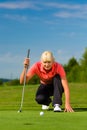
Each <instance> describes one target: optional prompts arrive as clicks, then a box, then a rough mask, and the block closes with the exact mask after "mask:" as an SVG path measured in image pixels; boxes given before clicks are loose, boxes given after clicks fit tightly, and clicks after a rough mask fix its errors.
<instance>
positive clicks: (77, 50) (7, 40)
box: [0, 0, 87, 78]
mask: <svg viewBox="0 0 87 130" xmlns="http://www.w3.org/2000/svg"><path fill="white" fill-rule="evenodd" d="M86 47H87V1H86V0H11V1H10V0H1V1H0V78H19V76H20V73H21V71H22V69H23V60H24V58H25V57H26V54H27V50H28V48H30V50H31V52H30V60H31V63H30V66H31V65H32V64H33V63H34V62H36V61H38V60H39V59H40V55H41V53H42V52H43V51H45V50H50V51H52V52H53V54H54V56H55V59H56V61H58V62H60V63H62V64H66V63H67V62H68V60H69V59H70V58H72V57H73V56H74V57H75V58H76V59H77V60H79V59H80V58H81V57H82V54H83V53H84V50H85V48H86Z"/></svg>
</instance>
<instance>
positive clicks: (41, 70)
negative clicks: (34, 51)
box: [20, 51, 74, 112]
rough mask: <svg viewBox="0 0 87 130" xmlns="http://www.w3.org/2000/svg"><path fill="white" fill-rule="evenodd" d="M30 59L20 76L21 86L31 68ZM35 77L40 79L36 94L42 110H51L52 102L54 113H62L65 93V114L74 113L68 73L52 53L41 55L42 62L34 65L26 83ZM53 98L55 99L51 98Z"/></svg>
mask: <svg viewBox="0 0 87 130" xmlns="http://www.w3.org/2000/svg"><path fill="white" fill-rule="evenodd" d="M29 62H30V60H29V58H26V59H25V60H24V69H23V71H22V73H21V75H20V84H22V83H23V82H24V75H25V73H26V69H27V67H28V66H29ZM34 75H37V76H38V77H39V78H40V86H39V87H38V90H37V92H36V98H35V100H36V101H37V103H38V104H41V105H42V109H43V110H46V109H49V104H50V103H51V102H52V105H53V107H54V109H53V110H54V112H60V111H61V107H60V106H61V105H62V93H63V92H64V93H65V109H64V111H65V112H73V111H74V110H73V109H72V107H71V105H70V92H69V86H68V82H67V79H66V73H65V71H64V68H63V67H62V65H61V64H59V63H58V62H56V61H55V59H54V56H53V54H52V52H50V51H45V52H43V53H42V55H41V60H40V61H39V62H36V63H34V64H33V65H32V66H31V68H30V69H29V70H28V71H27V73H26V82H28V81H29V80H30V79H31V78H32V77H33V76H34ZM51 97H53V98H51Z"/></svg>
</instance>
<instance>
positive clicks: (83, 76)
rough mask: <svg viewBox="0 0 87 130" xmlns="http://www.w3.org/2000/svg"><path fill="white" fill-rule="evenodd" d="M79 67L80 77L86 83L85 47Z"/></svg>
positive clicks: (86, 58) (86, 62)
mask: <svg viewBox="0 0 87 130" xmlns="http://www.w3.org/2000/svg"><path fill="white" fill-rule="evenodd" d="M80 66H81V75H82V76H81V77H82V80H83V82H87V47H86V48H85V51H84V53H83V55H82V58H81V59H80Z"/></svg>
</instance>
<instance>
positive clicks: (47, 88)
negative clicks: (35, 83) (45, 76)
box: [35, 84, 53, 106]
mask: <svg viewBox="0 0 87 130" xmlns="http://www.w3.org/2000/svg"><path fill="white" fill-rule="evenodd" d="M52 88H53V86H52V85H44V84H40V86H39V88H38V90H37V92H36V98H35V100H36V101H37V102H38V104H43V105H47V106H49V104H50V102H51V99H50V96H51V91H52Z"/></svg>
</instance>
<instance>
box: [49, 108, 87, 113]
mask: <svg viewBox="0 0 87 130" xmlns="http://www.w3.org/2000/svg"><path fill="white" fill-rule="evenodd" d="M73 110H74V111H75V112H86V111H87V108H81V107H79V108H73ZM48 111H53V109H51V108H50V109H49V110H48ZM62 112H64V109H62Z"/></svg>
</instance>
